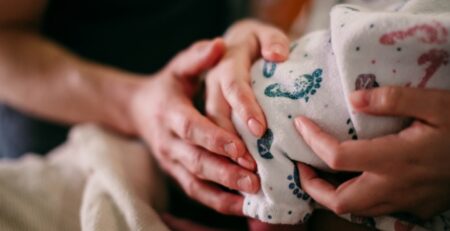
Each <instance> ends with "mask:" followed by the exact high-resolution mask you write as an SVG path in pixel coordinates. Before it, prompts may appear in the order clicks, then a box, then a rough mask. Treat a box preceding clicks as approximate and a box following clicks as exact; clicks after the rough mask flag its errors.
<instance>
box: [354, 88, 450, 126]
mask: <svg viewBox="0 0 450 231" xmlns="http://www.w3.org/2000/svg"><path fill="white" fill-rule="evenodd" d="M350 102H351V103H352V105H353V107H354V108H355V110H357V111H361V112H364V113H370V114H375V115H392V116H407V117H414V118H417V119H420V120H424V121H426V122H427V123H429V124H432V125H440V124H442V123H445V122H446V120H448V118H449V116H450V110H448V108H449V106H450V93H449V92H448V91H442V90H429V89H419V88H405V87H382V88H375V89H371V90H364V91H356V92H354V93H352V95H350Z"/></svg>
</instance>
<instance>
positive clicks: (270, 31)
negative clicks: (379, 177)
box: [255, 24, 289, 62]
mask: <svg viewBox="0 0 450 231" xmlns="http://www.w3.org/2000/svg"><path fill="white" fill-rule="evenodd" d="M255 33H256V37H257V39H258V40H259V44H260V46H261V54H262V56H263V58H264V59H267V60H269V61H273V62H282V61H285V60H286V59H287V58H288V56H289V38H288V37H287V36H286V34H285V33H284V32H283V31H281V30H280V29H278V28H276V27H273V26H270V25H264V24H258V26H257V27H256V28H255Z"/></svg>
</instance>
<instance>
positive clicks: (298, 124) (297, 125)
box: [295, 118, 303, 133]
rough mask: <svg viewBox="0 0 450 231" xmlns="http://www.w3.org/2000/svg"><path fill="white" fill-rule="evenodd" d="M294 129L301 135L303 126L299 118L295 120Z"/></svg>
mask: <svg viewBox="0 0 450 231" xmlns="http://www.w3.org/2000/svg"><path fill="white" fill-rule="evenodd" d="M295 127H296V128H297V130H298V131H299V132H300V133H302V132H303V124H302V121H301V119H300V118H297V119H295Z"/></svg>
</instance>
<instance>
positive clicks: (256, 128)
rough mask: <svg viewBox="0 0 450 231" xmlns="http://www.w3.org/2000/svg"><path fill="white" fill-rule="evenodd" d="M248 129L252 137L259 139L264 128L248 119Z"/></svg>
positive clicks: (255, 121) (253, 120)
mask: <svg viewBox="0 0 450 231" xmlns="http://www.w3.org/2000/svg"><path fill="white" fill-rule="evenodd" d="M248 127H249V128H250V131H251V132H252V133H253V135H255V136H257V137H261V136H262V135H263V134H264V127H263V126H262V125H261V123H260V122H258V121H257V120H255V119H250V120H249V121H248Z"/></svg>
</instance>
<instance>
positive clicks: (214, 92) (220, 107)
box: [205, 78, 237, 134]
mask: <svg viewBox="0 0 450 231" xmlns="http://www.w3.org/2000/svg"><path fill="white" fill-rule="evenodd" d="M207 81H211V79H210V78H209V79H207ZM206 99H207V100H206V102H205V109H206V114H207V116H208V118H209V119H210V120H211V121H212V122H213V123H214V124H217V125H218V126H219V127H221V128H224V129H225V130H227V131H228V132H231V133H233V134H237V132H236V129H235V128H234V125H233V122H231V107H230V106H229V105H228V102H227V101H226V99H225V97H224V96H223V93H222V89H221V88H220V85H219V84H218V83H211V84H208V85H207V88H206Z"/></svg>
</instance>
